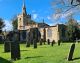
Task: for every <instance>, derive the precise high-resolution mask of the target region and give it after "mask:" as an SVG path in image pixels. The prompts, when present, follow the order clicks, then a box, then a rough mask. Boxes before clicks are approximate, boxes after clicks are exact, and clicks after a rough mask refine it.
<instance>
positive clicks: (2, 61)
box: [0, 57, 12, 63]
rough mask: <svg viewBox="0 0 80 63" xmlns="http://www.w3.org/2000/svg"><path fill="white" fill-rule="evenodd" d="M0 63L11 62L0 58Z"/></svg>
mask: <svg viewBox="0 0 80 63" xmlns="http://www.w3.org/2000/svg"><path fill="white" fill-rule="evenodd" d="M0 63H12V62H10V61H8V60H6V59H4V58H1V57H0Z"/></svg>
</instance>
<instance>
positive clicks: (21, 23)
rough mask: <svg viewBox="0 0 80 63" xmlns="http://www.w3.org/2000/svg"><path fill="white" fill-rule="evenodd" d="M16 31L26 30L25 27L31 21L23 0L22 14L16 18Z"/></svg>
mask: <svg viewBox="0 0 80 63" xmlns="http://www.w3.org/2000/svg"><path fill="white" fill-rule="evenodd" d="M17 17H18V30H26V26H27V25H28V23H29V22H30V20H31V15H29V14H27V12H26V5H25V0H23V5H22V13H21V14H19V15H18V16H17Z"/></svg>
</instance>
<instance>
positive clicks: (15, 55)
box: [11, 42, 20, 60]
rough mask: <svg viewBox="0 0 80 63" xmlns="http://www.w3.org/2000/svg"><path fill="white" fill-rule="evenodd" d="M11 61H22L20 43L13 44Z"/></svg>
mask: <svg viewBox="0 0 80 63" xmlns="http://www.w3.org/2000/svg"><path fill="white" fill-rule="evenodd" d="M11 59H12V60H17V59H20V46H19V43H18V42H11Z"/></svg>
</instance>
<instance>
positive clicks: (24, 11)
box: [22, 0, 26, 14]
mask: <svg viewBox="0 0 80 63" xmlns="http://www.w3.org/2000/svg"><path fill="white" fill-rule="evenodd" d="M22 13H23V14H26V6H25V0H23V7H22Z"/></svg>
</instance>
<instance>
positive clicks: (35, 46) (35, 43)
mask: <svg viewBox="0 0 80 63" xmlns="http://www.w3.org/2000/svg"><path fill="white" fill-rule="evenodd" d="M34 48H37V41H36V40H35V39H34Z"/></svg>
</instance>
